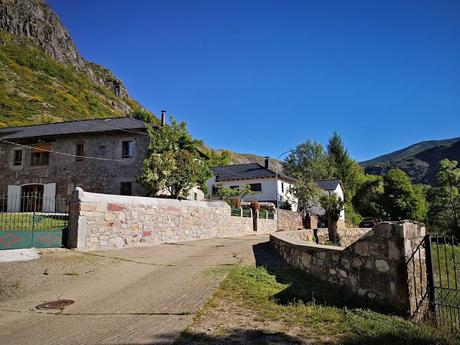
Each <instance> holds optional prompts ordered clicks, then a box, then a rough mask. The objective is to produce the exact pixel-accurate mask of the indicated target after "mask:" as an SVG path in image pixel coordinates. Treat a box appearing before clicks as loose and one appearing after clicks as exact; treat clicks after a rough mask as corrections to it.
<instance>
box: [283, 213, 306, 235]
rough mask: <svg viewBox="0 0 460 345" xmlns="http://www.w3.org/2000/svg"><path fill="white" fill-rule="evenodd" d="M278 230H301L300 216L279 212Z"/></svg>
mask: <svg viewBox="0 0 460 345" xmlns="http://www.w3.org/2000/svg"><path fill="white" fill-rule="evenodd" d="M278 226H279V230H280V231H289V230H299V229H303V223H302V215H301V214H300V213H298V212H293V211H288V210H282V209H280V210H279V224H278Z"/></svg>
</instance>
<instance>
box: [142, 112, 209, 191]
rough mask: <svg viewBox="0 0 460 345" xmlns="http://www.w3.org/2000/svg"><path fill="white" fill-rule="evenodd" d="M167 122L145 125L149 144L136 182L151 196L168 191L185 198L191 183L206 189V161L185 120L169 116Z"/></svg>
mask: <svg viewBox="0 0 460 345" xmlns="http://www.w3.org/2000/svg"><path fill="white" fill-rule="evenodd" d="M170 122H171V125H169V126H162V127H158V128H148V133H149V137H150V145H149V148H148V150H147V153H146V156H145V159H144V162H143V165H142V168H141V172H140V175H139V176H138V178H137V181H138V182H139V183H140V184H142V185H143V186H144V187H145V188H146V189H147V190H148V191H149V193H150V195H153V196H155V195H157V194H158V193H159V192H160V191H162V190H167V191H168V192H169V194H170V195H171V197H173V198H179V197H185V196H187V194H188V193H189V191H190V189H192V188H193V187H194V186H199V187H200V188H201V189H202V190H203V191H206V180H207V179H208V178H209V177H210V176H211V171H210V169H209V164H208V160H207V159H206V158H204V157H203V155H202V154H201V153H200V151H199V143H198V142H197V141H195V140H193V138H192V137H191V135H190V134H189V133H188V131H187V127H186V124H185V122H177V121H175V120H174V118H172V117H171V120H170Z"/></svg>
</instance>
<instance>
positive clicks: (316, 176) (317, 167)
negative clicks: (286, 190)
mask: <svg viewBox="0 0 460 345" xmlns="http://www.w3.org/2000/svg"><path fill="white" fill-rule="evenodd" d="M284 163H285V165H284V170H285V172H286V174H288V175H289V176H292V177H294V178H296V179H298V180H309V181H316V180H321V179H326V178H331V177H332V171H331V165H330V164H329V160H328V155H327V153H326V152H325V151H324V148H323V145H321V144H319V143H317V142H315V141H311V140H308V141H306V142H304V143H302V144H300V145H297V146H296V148H295V149H294V150H292V151H291V152H290V153H289V155H288V156H287V157H286V159H285V162H284Z"/></svg>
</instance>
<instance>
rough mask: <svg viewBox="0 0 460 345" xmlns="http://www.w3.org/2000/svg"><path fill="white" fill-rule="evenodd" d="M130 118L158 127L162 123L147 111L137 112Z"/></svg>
mask: <svg viewBox="0 0 460 345" xmlns="http://www.w3.org/2000/svg"><path fill="white" fill-rule="evenodd" d="M129 116H131V117H133V118H135V119H138V120H141V121H144V122H145V123H148V124H153V125H158V124H159V123H160V121H159V120H158V119H157V118H156V117H155V116H154V115H153V114H152V113H151V112H149V111H147V110H135V111H133V112H132V113H131V114H129Z"/></svg>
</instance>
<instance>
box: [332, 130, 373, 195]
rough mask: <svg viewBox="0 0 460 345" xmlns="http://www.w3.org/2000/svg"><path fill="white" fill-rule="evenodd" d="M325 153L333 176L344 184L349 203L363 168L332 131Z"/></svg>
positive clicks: (362, 173) (340, 138) (339, 137)
mask: <svg viewBox="0 0 460 345" xmlns="http://www.w3.org/2000/svg"><path fill="white" fill-rule="evenodd" d="M327 153H328V156H329V161H330V164H331V170H332V174H333V175H334V177H336V178H338V179H340V180H341V181H342V183H343V186H344V189H345V190H344V194H345V202H347V203H349V202H350V201H351V199H352V197H353V195H354V194H355V192H356V188H357V186H358V183H359V180H360V178H361V177H362V176H363V175H364V169H363V168H362V167H361V166H360V165H359V164H358V163H357V162H356V161H354V160H353V159H351V158H350V156H349V154H348V151H347V150H346V148H345V146H344V144H343V140H342V137H341V136H340V135H339V134H338V133H337V132H334V133H333V134H332V136H331V137H330V139H329V143H328V145H327Z"/></svg>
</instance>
